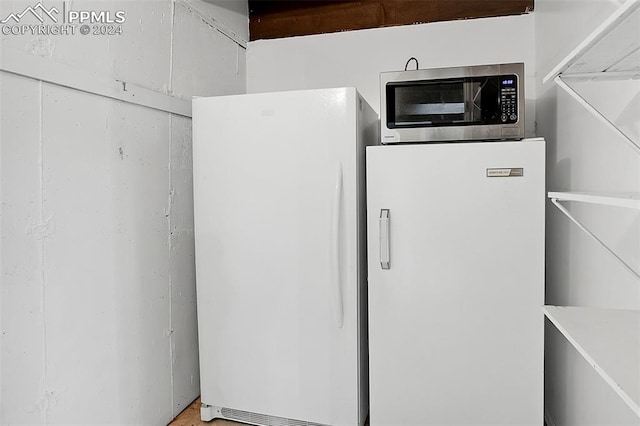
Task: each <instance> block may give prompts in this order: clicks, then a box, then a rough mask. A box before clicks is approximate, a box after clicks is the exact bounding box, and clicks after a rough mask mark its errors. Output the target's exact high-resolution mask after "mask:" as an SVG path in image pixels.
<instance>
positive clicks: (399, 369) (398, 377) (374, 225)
mask: <svg viewBox="0 0 640 426" xmlns="http://www.w3.org/2000/svg"><path fill="white" fill-rule="evenodd" d="M367 198H368V203H367V207H368V213H367V215H368V244H369V251H368V256H369V348H370V349H369V350H370V384H371V409H370V413H371V414H370V415H371V426H389V425H394V426H409V425H413V426H417V425H420V426H426V425H439V426H442V425H531V426H533V425H535V426H540V425H541V424H542V415H543V406H542V398H543V389H542V383H543V382H542V378H543V369H542V368H543V367H542V363H543V316H542V312H541V306H542V304H543V294H544V281H543V279H544V275H543V274H544V263H543V262H544V142H543V141H542V140H533V141H531V140H530V141H523V142H484V143H455V144H440V145H405V146H390V147H389V146H386V147H370V148H367Z"/></svg>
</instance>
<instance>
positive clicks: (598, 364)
mask: <svg viewBox="0 0 640 426" xmlns="http://www.w3.org/2000/svg"><path fill="white" fill-rule="evenodd" d="M543 311H544V313H545V315H546V317H547V318H548V319H549V320H550V321H551V322H552V323H553V325H555V327H556V328H557V329H558V330H559V331H560V332H561V333H562V334H563V335H564V336H565V337H566V339H567V340H568V341H569V342H570V343H571V344H572V345H573V346H574V347H575V348H576V349H577V350H578V352H579V353H580V355H582V356H583V357H584V359H585V360H587V362H588V363H589V365H591V366H592V367H593V368H594V369H595V370H596V371H597V372H598V374H599V375H600V376H601V377H602V378H603V379H604V380H605V381H606V382H607V384H608V385H609V386H611V388H612V389H613V390H614V391H615V392H616V393H617V394H618V396H619V397H620V398H621V399H622V400H623V401H624V402H625V403H626V404H627V405H628V406H629V407H630V408H631V410H633V412H634V413H636V414H637V415H638V417H640V311H634V310H618V309H596V308H579V307H562V306H545V307H544V308H543Z"/></svg>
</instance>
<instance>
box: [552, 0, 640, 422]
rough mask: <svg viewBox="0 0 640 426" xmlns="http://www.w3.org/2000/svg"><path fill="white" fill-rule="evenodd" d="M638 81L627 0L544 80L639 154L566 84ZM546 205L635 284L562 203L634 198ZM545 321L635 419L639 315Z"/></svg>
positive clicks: (586, 312) (575, 196)
mask: <svg viewBox="0 0 640 426" xmlns="http://www.w3.org/2000/svg"><path fill="white" fill-rule="evenodd" d="M639 78H640V0H627V1H626V2H625V3H623V4H622V5H621V6H620V7H619V8H618V9H617V10H616V11H615V12H614V13H613V14H612V15H611V16H610V17H609V18H607V19H606V20H605V21H604V22H603V23H602V25H600V26H599V27H598V28H596V30H595V31H593V32H592V33H591V34H590V35H589V36H588V37H587V38H585V39H584V40H583V42H582V43H580V44H579V45H578V46H577V47H576V48H575V49H574V50H573V51H572V52H571V53H570V54H569V55H567V56H566V57H565V58H564V59H563V60H562V61H560V62H559V63H558V64H557V65H556V66H555V67H554V68H553V69H552V70H551V71H550V72H549V73H548V74H547V75H546V76H545V77H544V79H543V83H546V82H547V81H550V80H553V81H554V82H555V83H556V84H557V85H558V87H559V88H561V89H563V90H564V91H565V92H566V93H567V94H569V95H570V96H571V97H572V98H573V99H574V100H575V101H576V102H577V103H578V104H580V105H581V106H583V107H584V108H585V109H586V110H587V111H589V112H590V113H591V114H592V115H593V116H594V117H595V118H597V119H598V120H599V121H601V122H602V123H603V124H605V126H607V127H608V128H609V129H610V130H611V131H612V132H613V133H615V134H616V135H618V136H620V138H621V139H622V140H623V141H624V142H625V143H627V144H628V145H629V146H630V147H631V148H632V149H633V150H634V151H635V152H636V153H638V154H640V144H639V143H638V142H636V141H635V140H633V138H631V137H630V136H629V135H627V134H626V133H624V132H623V131H622V130H620V128H619V127H618V126H616V124H615V123H614V122H612V121H611V120H609V119H608V118H607V117H605V115H604V114H602V113H601V112H600V111H599V110H598V109H597V108H596V107H594V106H593V105H592V104H591V103H589V102H588V101H587V100H586V99H585V98H584V97H582V95H581V94H580V93H578V92H577V91H576V90H575V89H574V88H572V87H571V86H570V85H569V84H568V82H571V81H573V82H575V81H580V80H582V81H584V80H604V79H607V80H611V79H616V80H628V79H639ZM549 198H550V199H551V202H552V203H553V204H554V205H555V206H556V207H557V208H558V209H559V210H560V211H561V212H562V213H563V214H564V215H566V216H567V217H568V218H569V219H570V220H571V221H572V222H573V223H574V224H576V225H577V226H578V227H579V228H580V229H581V230H582V231H584V232H585V233H586V234H587V235H588V236H589V237H591V238H592V239H593V240H594V241H596V242H597V243H598V244H599V245H600V246H602V247H603V248H604V249H605V250H606V251H607V253H609V254H610V255H611V256H613V258H614V259H616V260H617V261H618V262H619V263H620V265H621V266H623V267H624V268H625V269H627V271H629V272H630V273H631V274H633V275H634V276H635V277H636V278H637V279H638V282H639V283H640V273H639V272H638V271H637V270H635V269H634V268H632V267H631V266H630V265H629V264H628V263H627V262H625V261H624V259H622V258H621V257H620V256H618V255H617V253H615V252H614V251H613V250H612V249H610V248H609V247H608V246H607V245H606V244H605V243H604V242H603V241H601V240H600V239H599V238H598V237H597V236H596V235H595V234H593V233H592V232H591V231H589V229H587V228H586V227H585V226H584V225H583V224H582V223H580V222H579V221H578V220H577V219H576V218H575V217H574V216H573V215H572V214H571V212H569V211H568V210H567V208H565V206H563V205H562V202H581V203H588V204H598V205H603V206H611V207H623V208H629V209H635V210H640V197H639V196H638V195H637V194H635V195H632V194H607V193H595V192H592V193H586V192H549ZM543 310H544V313H545V315H546V317H547V318H548V319H549V321H551V322H552V323H553V324H554V325H555V326H556V328H557V329H558V330H559V331H560V332H561V333H562V334H563V335H564V336H565V337H566V339H567V340H568V341H569V342H570V343H571V344H572V345H573V346H574V347H575V348H576V349H577V350H578V352H579V353H580V354H581V355H582V356H583V357H584V358H585V359H586V360H587V362H588V363H589V364H590V365H591V366H592V367H593V368H594V369H595V370H596V371H597V372H598V374H599V375H600V376H601V377H602V378H603V379H604V380H605V382H606V383H607V384H608V385H609V386H611V388H612V389H613V390H614V391H615V392H616V393H617V395H618V396H619V397H620V398H621V399H622V400H623V401H624V402H625V403H626V404H627V405H628V406H629V407H630V408H631V410H632V411H633V412H634V413H635V414H636V415H637V416H638V418H640V311H637V310H614V309H594V308H584V307H560V306H545V307H544V308H543Z"/></svg>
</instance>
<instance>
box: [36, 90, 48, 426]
mask: <svg viewBox="0 0 640 426" xmlns="http://www.w3.org/2000/svg"><path fill="white" fill-rule="evenodd" d="M42 86H43V83H42V81H39V82H38V104H39V105H38V107H39V108H38V111H39V115H40V116H39V117H38V140H39V141H38V144H39V147H38V166H39V172H40V215H39V216H40V217H39V218H38V221H39V223H40V224H43V223H44V141H43V133H44V132H43V127H44V102H43V93H42V92H43V90H42ZM45 240H46V239H45V238H44V237H43V238H41V239H40V284H41V295H40V301H41V304H42V305H41V306H42V307H41V309H42V358H43V368H42V393H43V395H42V399H41V402H42V405H43V407H42V410H43V412H42V415H43V420H44V424H45V425H47V424H49V418H48V412H49V391H48V389H47V362H48V359H47V358H48V357H47V318H46V312H47V304H46V289H45Z"/></svg>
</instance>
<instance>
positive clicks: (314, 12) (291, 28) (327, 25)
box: [249, 0, 534, 40]
mask: <svg viewBox="0 0 640 426" xmlns="http://www.w3.org/2000/svg"><path fill="white" fill-rule="evenodd" d="M533 1H534V0H360V1H353V0H342V1H337V0H336V1H324V0H308V1H260V0H249V34H250V39H251V40H260V39H272V38H281V37H293V36H301V35H310V34H322V33H332V32H339V31H350V30H361V29H366V28H379V27H389V26H395V25H411V24H422V23H426V22H437V21H452V20H458V19H471V18H486V17H494V16H506V15H519V14H523V13H528V12H531V11H533Z"/></svg>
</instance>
